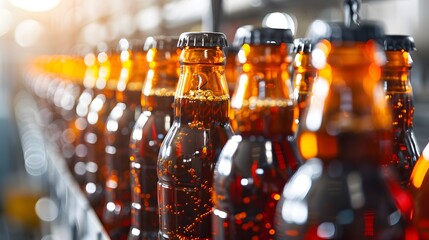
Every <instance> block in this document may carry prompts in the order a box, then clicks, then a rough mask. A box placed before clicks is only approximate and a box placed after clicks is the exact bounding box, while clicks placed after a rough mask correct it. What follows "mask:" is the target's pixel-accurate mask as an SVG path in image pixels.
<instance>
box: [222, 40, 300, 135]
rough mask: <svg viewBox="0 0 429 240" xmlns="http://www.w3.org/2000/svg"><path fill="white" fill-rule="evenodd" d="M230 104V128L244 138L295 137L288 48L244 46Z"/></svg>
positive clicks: (280, 46)
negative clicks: (250, 136) (237, 78)
mask: <svg viewBox="0 0 429 240" xmlns="http://www.w3.org/2000/svg"><path fill="white" fill-rule="evenodd" d="M239 58H240V62H241V75H240V78H239V82H238V84H237V88H236V91H235V92H234V95H233V97H232V100H231V115H230V116H231V125H232V127H233V129H234V131H235V132H236V133H240V134H241V135H243V136H246V135H259V136H265V137H274V136H281V135H285V136H287V135H292V134H293V130H292V128H293V127H292V126H293V123H294V121H293V108H294V107H293V100H292V96H291V85H290V76H289V72H288V66H289V63H288V52H287V46H286V44H281V45H273V44H270V45H244V46H243V47H242V50H241V51H240V53H239Z"/></svg>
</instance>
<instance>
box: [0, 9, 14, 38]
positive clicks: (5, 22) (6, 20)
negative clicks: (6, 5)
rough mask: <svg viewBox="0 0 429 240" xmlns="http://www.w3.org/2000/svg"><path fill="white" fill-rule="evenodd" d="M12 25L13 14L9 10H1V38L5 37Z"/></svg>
mask: <svg viewBox="0 0 429 240" xmlns="http://www.w3.org/2000/svg"><path fill="white" fill-rule="evenodd" d="M11 24H12V14H11V13H10V11H9V10H7V9H3V8H0V37H1V36H3V35H5V34H6V33H7V32H8V31H9V29H10V25H11Z"/></svg>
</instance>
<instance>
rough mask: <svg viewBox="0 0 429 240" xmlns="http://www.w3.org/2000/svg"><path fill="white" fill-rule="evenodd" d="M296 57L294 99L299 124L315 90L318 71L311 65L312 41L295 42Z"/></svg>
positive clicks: (297, 40)
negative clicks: (314, 85)
mask: <svg viewBox="0 0 429 240" xmlns="http://www.w3.org/2000/svg"><path fill="white" fill-rule="evenodd" d="M294 47H295V49H294V52H295V57H294V60H293V73H292V74H293V77H292V79H293V84H294V90H293V98H294V100H295V104H296V106H297V109H298V113H297V117H296V122H297V123H299V120H300V119H301V117H302V115H303V112H304V109H305V108H306V107H307V104H308V103H307V99H308V98H309V97H310V95H311V91H312V89H313V82H314V78H315V77H316V74H317V71H316V68H314V67H313V65H312V63H311V48H312V45H311V40H310V39H308V38H299V39H296V40H295V41H294Z"/></svg>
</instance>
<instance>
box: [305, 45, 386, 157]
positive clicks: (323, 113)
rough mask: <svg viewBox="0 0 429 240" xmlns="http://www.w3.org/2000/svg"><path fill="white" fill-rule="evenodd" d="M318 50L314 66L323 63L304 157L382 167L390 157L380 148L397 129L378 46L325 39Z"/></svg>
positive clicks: (309, 116)
mask: <svg viewBox="0 0 429 240" xmlns="http://www.w3.org/2000/svg"><path fill="white" fill-rule="evenodd" d="M314 51H316V53H315V54H314V55H313V57H315V56H317V57H318V58H316V59H313V62H316V63H319V64H320V65H319V71H318V78H317V80H316V81H315V83H314V91H313V95H312V96H311V101H310V104H309V105H308V111H307V112H306V114H304V116H303V118H302V120H303V121H301V122H300V131H299V133H298V136H297V138H298V141H297V143H298V147H299V150H300V153H301V155H302V156H303V158H304V159H310V158H314V157H318V158H320V159H322V160H328V161H329V160H332V159H339V158H340V160H341V161H346V162H353V163H357V164H358V163H359V161H367V162H371V163H372V164H377V163H378V162H379V161H381V160H383V158H384V155H383V153H382V151H381V150H380V149H382V148H383V149H388V148H385V146H387V145H390V140H389V139H390V138H389V137H388V136H389V135H388V132H390V126H391V115H390V112H389V111H387V109H386V101H385V98H384V93H383V89H382V87H381V84H380V76H381V66H380V65H381V64H382V63H381V62H380V60H379V59H378V57H377V56H378V54H380V53H379V52H377V44H376V43H375V42H372V41H370V42H366V43H353V42H350V43H344V44H342V45H331V43H330V42H327V41H322V42H321V43H320V44H319V45H318V47H317V48H316V49H315V50H314ZM346 139H354V140H353V141H351V140H346ZM373 145H375V147H374V146H373ZM383 146H384V147H383ZM357 149H359V150H358V151H357ZM357 152H359V153H357ZM385 152H386V153H387V152H388V150H386V151H385ZM353 154H355V155H359V156H360V160H358V159H356V158H355V157H353V156H352V155H353Z"/></svg>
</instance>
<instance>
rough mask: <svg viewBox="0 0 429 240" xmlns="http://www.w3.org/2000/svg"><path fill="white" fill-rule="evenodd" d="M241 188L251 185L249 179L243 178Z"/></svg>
mask: <svg viewBox="0 0 429 240" xmlns="http://www.w3.org/2000/svg"><path fill="white" fill-rule="evenodd" d="M240 182H241V186H247V185H249V180H248V179H247V178H243V179H241V181H240Z"/></svg>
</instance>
